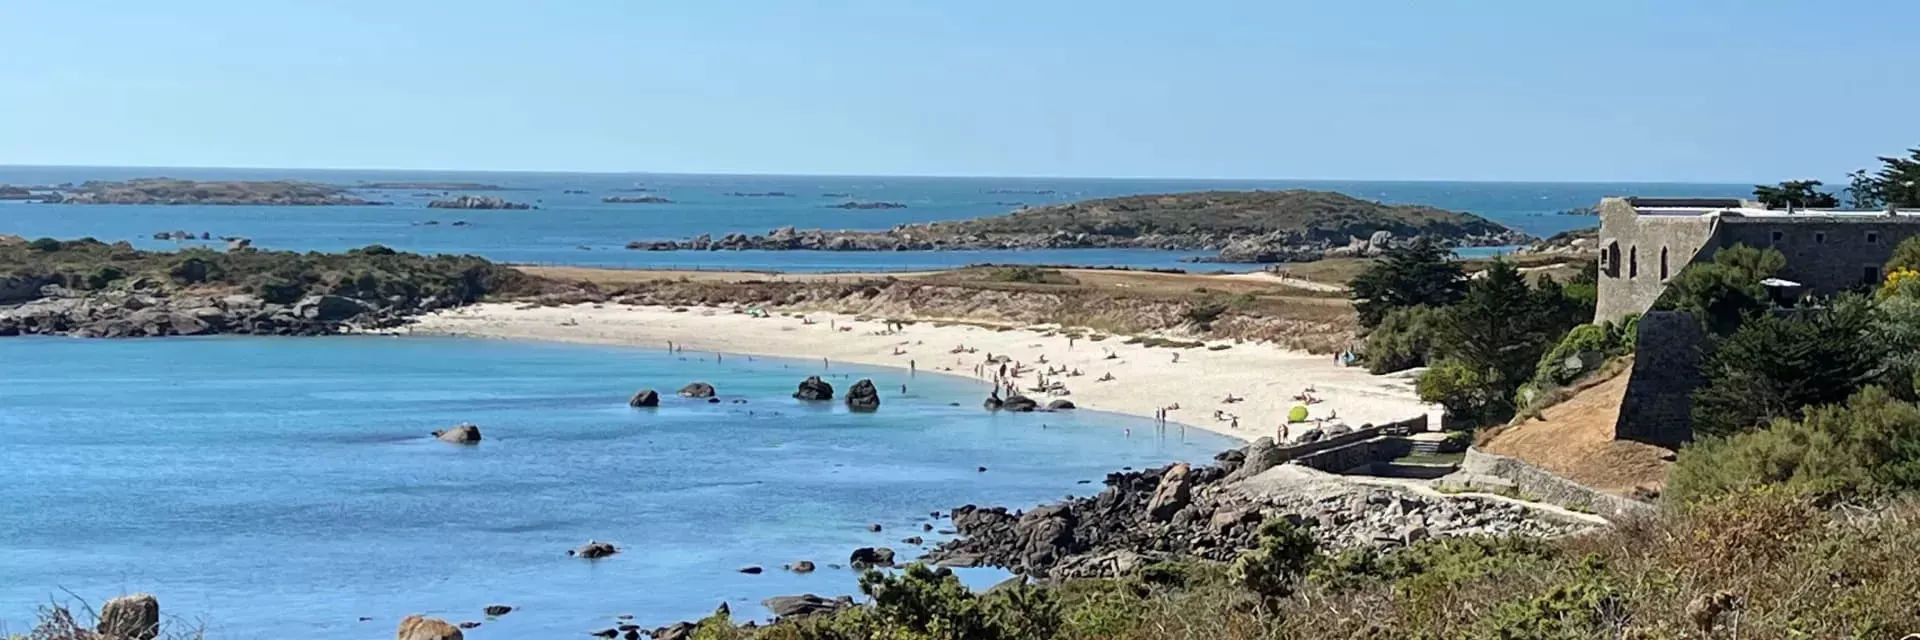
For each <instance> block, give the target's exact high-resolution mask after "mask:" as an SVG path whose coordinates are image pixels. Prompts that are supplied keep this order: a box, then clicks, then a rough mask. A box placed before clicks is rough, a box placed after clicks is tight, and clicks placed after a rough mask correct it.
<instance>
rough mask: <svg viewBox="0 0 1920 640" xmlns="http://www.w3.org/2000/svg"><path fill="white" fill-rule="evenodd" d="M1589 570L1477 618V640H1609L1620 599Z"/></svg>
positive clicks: (1598, 574)
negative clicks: (1604, 639)
mask: <svg viewBox="0 0 1920 640" xmlns="http://www.w3.org/2000/svg"><path fill="white" fill-rule="evenodd" d="M1588 564H1589V566H1583V567H1580V568H1579V569H1576V570H1575V571H1574V575H1573V576H1572V577H1571V578H1570V579H1567V580H1565V581H1562V582H1560V583H1559V584H1555V585H1553V587H1552V588H1549V589H1548V590H1547V592H1546V593H1543V594H1540V595H1537V596H1534V597H1532V598H1527V599H1525V600H1509V601H1507V602H1504V603H1502V604H1501V605H1500V606H1499V607H1497V608H1495V609H1494V610H1493V611H1490V612H1488V613H1487V615H1486V617H1483V618H1481V619H1480V624H1478V625H1476V626H1475V628H1474V632H1473V634H1472V637H1473V638H1476V639H1477V640H1588V639H1589V638H1604V637H1608V636H1609V635H1611V634H1609V633H1607V631H1608V628H1607V625H1608V624H1609V623H1612V622H1616V621H1618V620H1619V619H1621V618H1622V617H1624V616H1622V615H1621V613H1620V598H1619V595H1618V594H1617V593H1616V590H1615V588H1614V587H1613V585H1612V584H1610V583H1609V581H1608V580H1607V575H1606V574H1605V572H1604V571H1602V570H1601V569H1600V567H1598V566H1592V565H1597V564H1598V559H1597V558H1595V559H1589V563H1588Z"/></svg>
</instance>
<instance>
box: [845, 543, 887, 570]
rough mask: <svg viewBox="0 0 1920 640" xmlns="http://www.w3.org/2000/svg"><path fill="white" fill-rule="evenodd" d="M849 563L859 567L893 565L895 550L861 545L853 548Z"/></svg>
mask: <svg viewBox="0 0 1920 640" xmlns="http://www.w3.org/2000/svg"><path fill="white" fill-rule="evenodd" d="M847 563H848V564H851V565H853V566H854V568H857V569H864V568H867V567H891V566H893V550H892V549H888V548H886V547H860V548H858V549H854V550H853V555H852V556H851V557H849V558H848V559H847Z"/></svg>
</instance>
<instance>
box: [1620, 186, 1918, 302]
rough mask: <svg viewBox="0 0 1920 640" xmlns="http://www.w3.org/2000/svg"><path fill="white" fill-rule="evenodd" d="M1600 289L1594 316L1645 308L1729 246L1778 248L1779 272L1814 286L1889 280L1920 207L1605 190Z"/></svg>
mask: <svg viewBox="0 0 1920 640" xmlns="http://www.w3.org/2000/svg"><path fill="white" fill-rule="evenodd" d="M1599 210H1600V287H1599V288H1600V297H1599V303H1598V305H1597V308H1596V309H1595V311H1594V318H1593V319H1594V322H1609V321H1619V320H1620V319H1621V318H1624V317H1626V316H1628V315H1630V314H1636V313H1645V312H1646V311H1647V310H1648V309H1651V308H1653V304H1654V301H1656V300H1658V299H1659V298H1660V294H1662V293H1664V292H1665V291H1666V290H1667V281H1668V280H1669V279H1670V278H1672V277H1673V276H1675V275H1678V274H1679V273H1680V270H1681V269H1682V268H1684V267H1686V266H1687V265H1689V264H1692V263H1695V262H1711V261H1712V260H1713V254H1714V253H1715V252H1718V251H1719V250H1720V249H1722V248H1725V247H1731V246H1734V245H1736V244H1745V245H1748V246H1752V247H1773V248H1775V249H1778V250H1780V252H1781V253H1783V254H1786V256H1787V266H1786V269H1784V270H1782V272H1781V273H1780V275H1779V276H1778V277H1779V278H1780V279H1782V280H1788V281H1792V282H1794V283H1797V284H1799V285H1800V290H1801V292H1803V293H1806V294H1815V295H1823V294H1831V293H1837V292H1841V291H1846V290H1848V289H1852V288H1854V287H1857V286H1861V285H1872V284H1876V283H1878V282H1880V279H1881V275H1882V274H1881V273H1880V270H1881V267H1882V266H1883V265H1885V264H1886V262H1887V260H1888V259H1889V258H1891V257H1892V256H1893V247H1894V245H1897V244H1899V243H1900V241H1901V240H1905V239H1907V238H1909V237H1913V236H1915V235H1920V211H1916V210H1911V209H1907V210H1885V211H1838V210H1827V209H1805V210H1778V209H1767V208H1764V207H1761V206H1760V205H1759V204H1757V203H1753V202H1748V201H1743V200H1738V199H1733V198H1604V199H1602V200H1601V201H1600V207H1599Z"/></svg>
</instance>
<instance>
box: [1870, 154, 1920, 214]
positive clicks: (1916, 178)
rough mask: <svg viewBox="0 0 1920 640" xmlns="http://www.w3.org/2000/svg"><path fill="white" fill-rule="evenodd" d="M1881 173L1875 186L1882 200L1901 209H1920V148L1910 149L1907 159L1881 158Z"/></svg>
mask: <svg viewBox="0 0 1920 640" xmlns="http://www.w3.org/2000/svg"><path fill="white" fill-rule="evenodd" d="M1880 164H1881V168H1880V173H1878V174H1877V175H1875V176H1874V184H1875V185H1876V188H1877V189H1878V191H1879V194H1880V197H1881V200H1882V201H1883V202H1885V203H1887V204H1890V205H1893V206H1895V207H1901V208H1920V148H1914V149H1908V150H1907V157H1905V158H1898V157H1888V156H1881V157H1880Z"/></svg>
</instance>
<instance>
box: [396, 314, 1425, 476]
mask: <svg viewBox="0 0 1920 640" xmlns="http://www.w3.org/2000/svg"><path fill="white" fill-rule="evenodd" d="M794 315H795V316H798V317H790V316H788V315H783V314H782V313H781V312H775V313H772V314H770V315H768V316H765V317H754V316H752V315H748V314H745V313H735V312H733V311H732V310H731V309H717V308H711V307H705V308H701V307H695V308H686V310H685V311H674V310H673V309H672V308H668V307H658V306H640V305H622V304H614V303H607V304H577V305H569V306H553V307H529V306H527V305H516V304H510V303H483V304H477V305H471V306H466V307H460V308H455V309H448V310H442V311H438V312H435V313H432V314H428V315H424V316H419V317H416V318H414V319H413V320H412V321H411V322H410V323H408V324H407V325H405V326H402V327H399V328H397V329H394V330H391V331H389V332H388V333H396V334H417V335H444V336H457V337H472V338H505V339H520V340H539V341H551V342H575V343H591V344H606V345H616V346H627V347H644V348H665V347H666V346H667V345H668V344H669V343H671V344H673V345H675V346H677V347H680V348H687V349H693V350H696V351H707V352H717V353H729V354H740V355H755V356H768V357H783V358H793V359H803V360H813V359H822V358H824V359H826V360H827V361H829V362H833V361H838V362H847V363H852V364H860V365H869V366H882V367H891V368H896V369H911V370H924V371H928V372H930V373H941V374H949V375H957V376H961V377H967V378H972V379H975V380H981V381H982V383H983V384H984V383H985V382H986V380H985V379H983V378H982V376H980V375H976V371H978V369H976V366H979V365H982V363H983V362H984V361H985V359H986V357H987V354H989V353H991V354H994V355H996V356H997V355H1007V356H1010V357H1012V358H1013V359H1014V360H1015V361H1017V362H1019V363H1021V364H1023V365H1026V366H1027V367H1030V368H1031V369H1030V370H1028V371H1027V372H1026V373H1025V374H1024V375H1021V376H1019V377H1017V378H1016V381H1017V384H1018V385H1019V387H1020V388H1021V390H1022V393H1023V394H1024V395H1027V396H1028V397H1030V398H1033V399H1035V400H1037V401H1039V402H1040V404H1041V405H1042V406H1045V405H1046V403H1047V402H1049V401H1051V400H1054V399H1060V398H1064V399H1067V400H1070V401H1072V402H1073V403H1075V404H1076V405H1078V406H1080V407H1082V408H1085V409H1089V410H1097V411H1104V412H1110V413H1119V414H1126V415H1131V416H1137V417H1144V418H1153V417H1155V413H1156V412H1157V411H1158V410H1159V409H1161V408H1162V407H1177V408H1175V409H1172V410H1170V411H1168V412H1167V422H1168V423H1169V424H1170V425H1184V426H1186V427H1191V428H1196V429H1201V430H1204V431H1208V432H1211V433H1215V434H1218V435H1223V436H1227V437H1230V438H1233V439H1235V440H1239V441H1243V442H1244V441H1251V440H1255V439H1258V438H1260V437H1263V436H1268V437H1279V439H1280V440H1281V441H1282V442H1284V441H1285V435H1287V434H1282V433H1280V431H1281V428H1282V427H1283V426H1284V425H1286V417H1287V412H1288V411H1289V410H1290V409H1292V408H1293V407H1294V406H1296V405H1298V404H1299V402H1298V401H1295V400H1293V397H1294V396H1295V395H1296V394H1299V393H1301V392H1302V391H1303V390H1304V389H1306V388H1308V387H1312V388H1314V389H1315V395H1316V396H1317V397H1318V398H1320V399H1321V400H1322V401H1321V402H1319V403H1316V404H1313V405H1311V406H1310V407H1309V411H1310V417H1311V418H1313V419H1321V418H1327V419H1332V420H1337V421H1339V422H1345V423H1347V424H1350V425H1354V426H1359V425H1361V424H1365V423H1381V422H1390V421H1394V420H1402V419H1406V418H1411V417H1416V416H1422V415H1425V414H1426V408H1425V406H1424V405H1423V404H1421V403H1420V401H1419V399H1418V397H1417V396H1416V395H1414V392H1413V389H1412V385H1411V382H1410V380H1409V379H1407V378H1405V377H1398V376H1374V375H1371V374H1368V373H1367V372H1366V370H1365V369H1362V368H1358V367H1341V366H1339V365H1337V364H1335V363H1334V362H1333V360H1332V358H1331V357H1328V356H1319V355H1312V354H1307V353H1304V352H1295V351H1287V350H1284V349H1281V348H1279V347H1276V346H1273V345H1268V344H1261V343H1252V342H1245V343H1240V344H1234V343H1232V342H1231V341H1216V342H1210V343H1208V347H1209V348H1188V349H1175V348H1163V347H1149V346H1146V345H1143V344H1124V342H1125V341H1126V339H1125V338H1124V337H1122V336H1112V337H1108V338H1105V339H1103V340H1093V339H1091V335H1092V334H1086V335H1084V336H1083V337H1079V338H1069V337H1068V335H1065V334H1063V333H1062V332H1060V331H1059V330H1058V328H1057V327H1047V326H1041V327H1027V328H1010V327H997V326H993V325H988V324H982V323H970V322H968V321H964V320H927V319H921V320H916V321H913V322H912V323H911V324H906V325H904V326H903V325H897V324H896V325H894V327H893V330H892V331H891V332H889V329H888V328H887V321H886V320H884V319H861V318H860V317H857V316H854V315H850V314H837V313H827V312H808V313H798V314H794ZM803 318H804V320H803ZM960 345H965V346H966V347H968V348H969V349H970V350H971V351H969V352H963V353H953V352H952V350H953V349H955V348H956V347H958V346H960ZM1176 354H1177V360H1176ZM1110 356H1111V357H1110ZM1043 357H1044V358H1045V364H1042V363H1041V362H1040V359H1041V358H1043ZM983 368H984V367H983ZM1048 368H1053V369H1055V370H1060V369H1065V370H1067V371H1072V370H1076V369H1077V370H1079V371H1080V373H1081V374H1082V375H1078V376H1074V375H1067V374H1060V375H1053V376H1048V380H1049V381H1059V382H1061V383H1063V384H1064V385H1065V386H1066V387H1067V389H1068V390H1069V391H1070V393H1068V394H1065V395H1061V394H1053V393H1038V392H1033V391H1029V390H1028V389H1030V388H1032V387H1033V386H1035V385H1036V384H1037V382H1038V373H1039V372H1041V371H1045V370H1046V369H1048ZM1105 374H1111V375H1112V379H1111V380H1108V381H1100V378H1101V377H1103V375H1105ZM669 392H670V390H669ZM1228 395H1231V396H1233V397H1235V398H1240V399H1241V400H1239V401H1236V402H1225V398H1226V396H1228ZM983 399H984V398H983ZM1216 410H1218V411H1220V412H1221V417H1220V418H1216V416H1215V414H1214V412H1215V411H1216ZM1229 416H1232V417H1238V419H1239V424H1238V426H1237V427H1236V426H1234V423H1233V421H1232V420H1231V419H1229V418H1228V417H1229ZM1310 424H1311V422H1309V423H1306V425H1300V424H1296V425H1293V431H1292V433H1293V434H1297V433H1299V431H1300V430H1301V429H1303V428H1304V427H1305V426H1308V425H1310Z"/></svg>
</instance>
